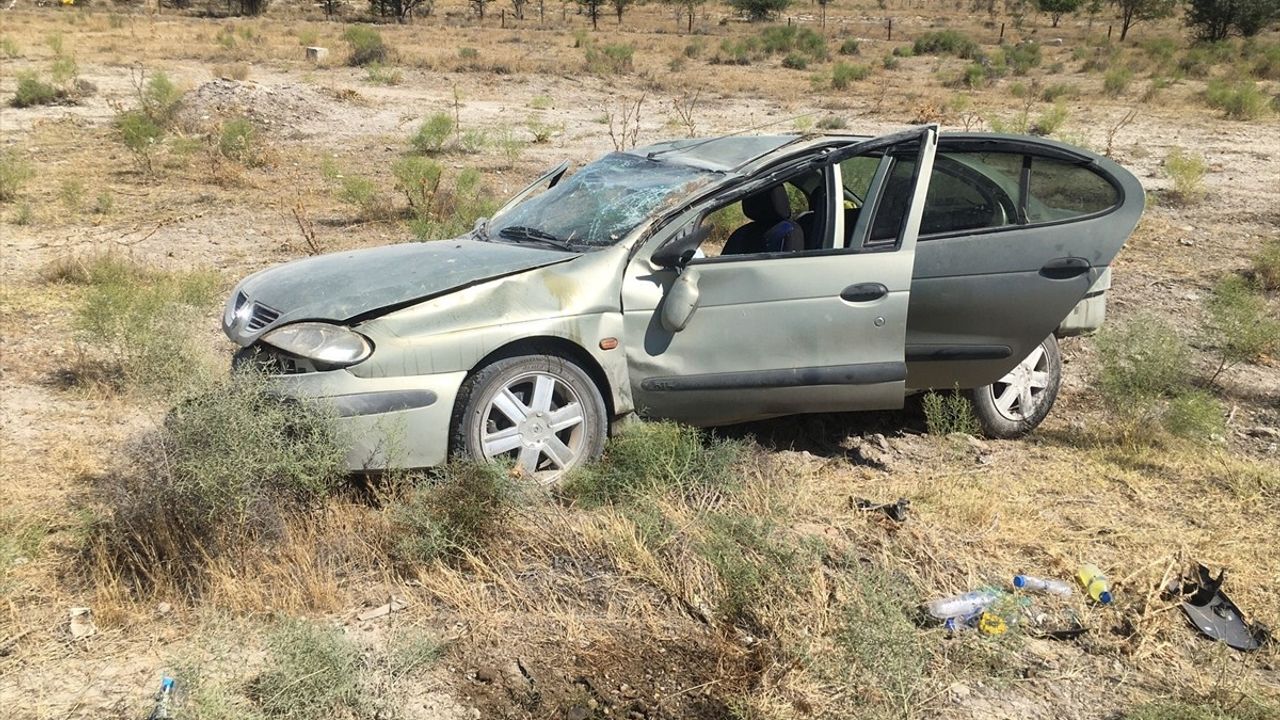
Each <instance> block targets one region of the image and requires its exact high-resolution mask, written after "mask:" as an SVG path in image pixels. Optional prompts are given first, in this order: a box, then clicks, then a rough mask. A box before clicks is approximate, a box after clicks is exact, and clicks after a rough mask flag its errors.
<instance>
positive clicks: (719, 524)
mask: <svg viewBox="0 0 1280 720" xmlns="http://www.w3.org/2000/svg"><path fill="white" fill-rule="evenodd" d="M776 535H777V533H776V532H775V530H774V526H773V522H772V521H771V520H770V519H769V518H768V517H756V516H752V515H738V514H729V513H716V514H713V515H711V516H710V517H708V518H707V533H706V537H705V539H704V540H703V541H702V542H701V543H700V544H699V547H698V548H697V550H698V553H699V554H700V555H702V556H703V557H705V558H706V560H707V562H708V563H709V564H710V565H711V567H712V568H714V569H715V571H716V575H717V577H718V578H719V580H720V585H721V588H722V589H723V595H722V596H721V597H720V599H719V602H718V603H717V607H716V610H717V612H718V614H719V615H720V616H721V617H723V618H724V619H725V620H727V621H728V622H730V623H733V624H735V625H739V626H746V627H752V626H755V625H758V624H759V615H760V612H759V610H760V607H761V606H762V605H764V604H765V603H766V602H767V600H768V598H769V597H770V596H771V595H772V594H774V593H776V592H777V590H778V589H779V587H781V586H783V585H785V584H789V582H788V581H789V580H791V578H792V576H793V575H794V574H795V569H796V567H797V566H798V565H799V564H800V561H801V553H800V549H799V548H797V547H795V546H793V545H792V544H790V543H787V542H785V541H784V540H781V539H779V538H778V537H776Z"/></svg>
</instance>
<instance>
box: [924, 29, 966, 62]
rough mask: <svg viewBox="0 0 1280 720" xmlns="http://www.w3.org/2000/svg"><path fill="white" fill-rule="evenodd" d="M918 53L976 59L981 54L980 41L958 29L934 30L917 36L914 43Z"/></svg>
mask: <svg viewBox="0 0 1280 720" xmlns="http://www.w3.org/2000/svg"><path fill="white" fill-rule="evenodd" d="M912 50H913V52H914V53H915V54H916V55H954V56H955V57H959V58H965V59H976V58H977V57H978V55H979V50H978V43H976V42H974V41H973V40H972V39H970V38H969V37H968V36H966V35H964V34H962V33H960V32H959V31H957V30H934V31H930V32H927V33H925V34H924V35H921V36H920V37H918V38H916V41H915V43H914V44H913V45H912Z"/></svg>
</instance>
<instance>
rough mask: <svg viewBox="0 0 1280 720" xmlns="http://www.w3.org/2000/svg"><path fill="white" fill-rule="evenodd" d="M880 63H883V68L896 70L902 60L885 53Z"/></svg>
mask: <svg viewBox="0 0 1280 720" xmlns="http://www.w3.org/2000/svg"><path fill="white" fill-rule="evenodd" d="M881 64H882V65H884V69H885V70H897V69H898V68H899V67H900V66H901V65H902V61H901V60H899V59H898V58H897V56H895V55H885V56H884V59H883V60H881Z"/></svg>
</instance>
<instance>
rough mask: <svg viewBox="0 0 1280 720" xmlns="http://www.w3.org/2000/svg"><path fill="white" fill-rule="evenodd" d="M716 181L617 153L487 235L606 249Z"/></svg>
mask: <svg viewBox="0 0 1280 720" xmlns="http://www.w3.org/2000/svg"><path fill="white" fill-rule="evenodd" d="M715 177H717V174H716V173H713V172H711V171H708V170H701V169H698V168H692V167H688V166H685V165H676V164H673V163H669V162H663V161H662V160H661V159H655V160H649V159H647V158H644V157H639V156H636V155H631V154H628V153H617V152H615V153H611V154H609V155H606V156H604V157H603V158H601V159H599V160H597V161H595V162H593V163H591V164H590V165H587V166H586V167H584V168H582V169H581V170H579V171H578V172H577V173H575V174H574V175H573V176H572V177H570V178H568V179H566V180H563V181H561V182H560V183H559V184H557V185H556V186H555V187H553V188H551V189H550V190H548V191H546V192H544V193H542V194H540V195H536V196H534V197H531V198H529V199H528V200H525V201H524V202H522V203H520V204H519V205H517V206H515V207H514V208H512V209H511V210H509V211H507V212H506V213H503V214H502V215H499V216H498V217H497V218H495V219H494V221H493V222H492V223H490V225H489V226H488V228H487V231H488V234H489V236H490V237H491V238H501V239H503V240H504V241H516V242H518V241H519V237H520V236H521V235H525V236H527V235H529V234H530V233H528V232H527V231H525V230H521V231H519V232H516V231H514V230H515V229H517V228H521V229H523V228H531V229H533V230H536V231H538V232H539V233H540V234H545V235H548V236H553V237H555V238H556V239H558V240H560V241H563V242H566V243H568V244H570V245H573V246H574V247H581V248H584V249H590V248H592V247H607V246H609V245H613V244H614V243H616V242H618V241H619V240H621V239H622V238H624V237H626V236H627V234H628V233H630V232H631V231H632V230H634V229H635V228H636V227H638V226H639V225H640V224H642V223H644V222H645V221H646V220H648V219H649V218H650V217H652V216H653V215H654V214H656V213H657V212H658V211H660V210H661V209H663V207H664V206H666V205H668V204H671V203H674V202H677V201H679V200H680V199H682V198H683V197H685V196H686V195H688V193H690V192H692V191H693V190H695V189H696V188H698V187H701V186H703V185H706V184H708V183H710V182H711V180H712V179H714V178H715ZM504 229H508V230H509V232H507V233H505V234H504V233H503V232H502V231H503V230H504Z"/></svg>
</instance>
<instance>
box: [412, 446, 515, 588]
mask: <svg viewBox="0 0 1280 720" xmlns="http://www.w3.org/2000/svg"><path fill="white" fill-rule="evenodd" d="M515 506H516V488H515V485H514V483H513V481H512V478H511V474H510V470H509V469H508V468H507V467H505V466H502V465H498V464H495V463H485V462H477V461H463V460H456V461H453V462H450V463H449V464H448V465H445V466H444V467H443V468H440V469H439V470H437V471H435V472H433V473H432V474H431V475H430V476H429V477H427V478H425V479H424V480H423V481H422V482H420V483H419V484H418V485H417V487H415V488H413V489H412V490H411V491H409V493H408V495H407V497H406V498H404V499H402V500H399V501H397V502H396V503H394V504H393V505H392V506H391V508H390V510H389V515H390V518H391V522H392V524H393V525H394V526H395V528H396V532H395V535H396V537H397V538H398V539H397V541H396V544H395V549H394V554H395V556H396V557H398V558H399V559H400V560H402V561H403V562H406V563H415V564H422V563H430V562H432V561H434V560H437V559H450V558H454V557H457V556H458V555H461V554H463V553H466V552H472V551H475V550H478V549H480V548H481V547H483V546H484V544H485V543H486V542H488V541H489V540H490V539H492V538H494V537H497V536H499V535H501V534H502V531H503V528H504V527H505V526H506V524H507V520H508V519H509V517H510V515H511V513H512V510H513V509H514V508H515Z"/></svg>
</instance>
